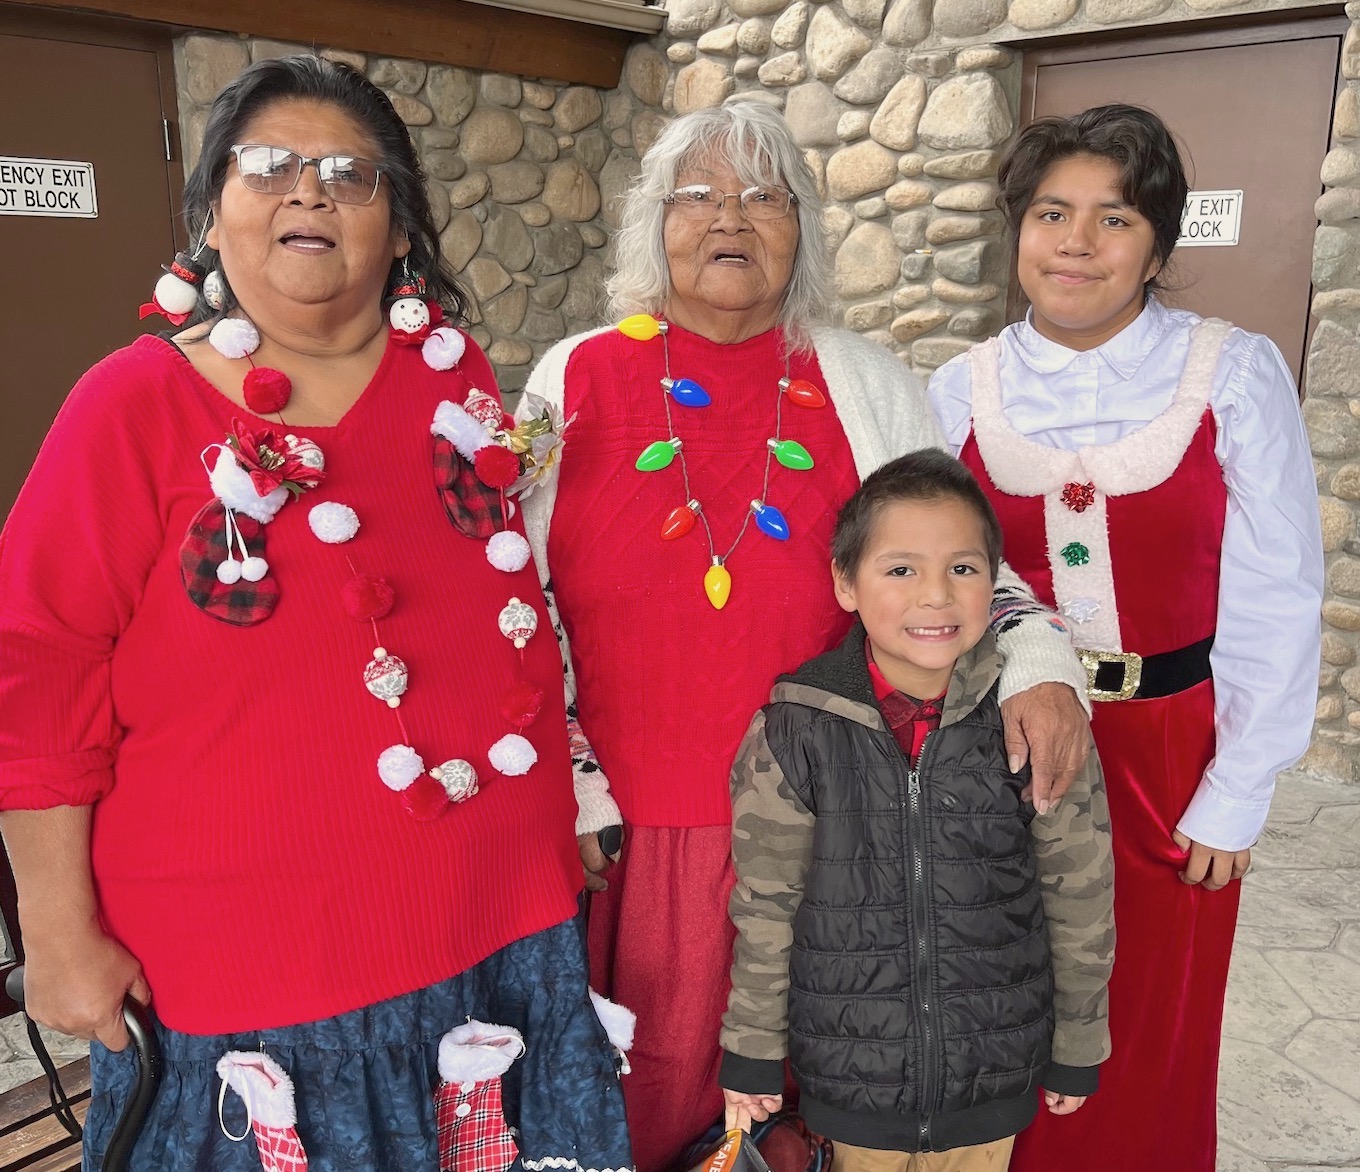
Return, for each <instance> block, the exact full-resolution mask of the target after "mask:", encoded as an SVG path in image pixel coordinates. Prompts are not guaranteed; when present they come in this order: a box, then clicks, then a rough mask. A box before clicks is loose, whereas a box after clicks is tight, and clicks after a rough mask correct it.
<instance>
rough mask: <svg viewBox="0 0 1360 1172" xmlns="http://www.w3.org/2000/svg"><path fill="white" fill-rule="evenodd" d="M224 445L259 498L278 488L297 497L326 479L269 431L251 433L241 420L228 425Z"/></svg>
mask: <svg viewBox="0 0 1360 1172" xmlns="http://www.w3.org/2000/svg"><path fill="white" fill-rule="evenodd" d="M227 443H228V444H229V445H230V446H231V449H232V452H233V453H234V454H235V456H236V463H237V464H239V465H240V466H241V468H242V469H244V470H245V471H246V472H248V473H250V483H251V484H253V485H254V486H255V491H256V492H257V493H258V494H259V495H260V496H268V495H269V494H270V493H271V492H273V491H274V490H275V489H276V488H279V487H280V486H282V487H286V488H287V489H288V491H289V492H291V493H293V494H294V495H297V494H299V493H301V492H302V491H303V489H304V488H311V487H313V486H315V485H317V484H320V483H321V481H322V480H324V479H325V475H326V474H325V473H324V472H322V471H321V470H320V469H317V468H312V467H309V466H308V465H306V464H304V463H303V462H302V461H301V460H299V459H298V458H297V456H295V455H294V454H293V453H292V452H291V451H289V450H288V443H287V441H286V440H285V439H284V438H283V436H281V435H279V433H278V432H277V431H275V430H274V429H273V428H272V427H264V428H261V429H260V430H259V431H251V430H250V428H248V427H247V426H246V425H245V424H244V423H243V422H242V421H241V420H239V419H233V420H232V421H231V435H229V436H227Z"/></svg>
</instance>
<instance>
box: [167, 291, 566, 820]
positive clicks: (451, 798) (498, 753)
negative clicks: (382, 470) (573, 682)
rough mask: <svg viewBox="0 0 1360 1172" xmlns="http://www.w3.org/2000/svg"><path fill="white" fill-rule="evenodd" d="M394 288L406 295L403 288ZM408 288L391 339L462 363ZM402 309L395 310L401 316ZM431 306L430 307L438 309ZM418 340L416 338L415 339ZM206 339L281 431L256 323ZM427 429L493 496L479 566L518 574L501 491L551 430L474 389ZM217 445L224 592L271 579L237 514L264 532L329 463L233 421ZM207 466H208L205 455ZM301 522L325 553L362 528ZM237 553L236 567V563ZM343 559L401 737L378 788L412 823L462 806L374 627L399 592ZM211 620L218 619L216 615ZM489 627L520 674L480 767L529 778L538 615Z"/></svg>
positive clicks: (231, 323) (348, 518)
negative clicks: (239, 372) (431, 761)
mask: <svg viewBox="0 0 1360 1172" xmlns="http://www.w3.org/2000/svg"><path fill="white" fill-rule="evenodd" d="M398 292H403V293H405V292H408V291H407V290H406V289H405V288H404V287H403V288H402V289H400V290H398ZM410 292H411V293H412V294H413V295H411V296H406V297H401V298H399V300H398V301H397V302H396V303H395V304H394V305H393V307H392V313H391V315H390V321H391V326H392V334H391V336H392V338H393V340H394V341H395V340H396V338H397V335H398V334H401V335H402V336H403V337H404V338H405V339H406V340H405V341H404V342H402V343H401V344H407V345H410V344H415V342H417V341H418V342H420V344H421V345H422V357H423V358H424V360H425V362H426V364H427V365H428V366H430V367H431V368H432V369H435V370H447V369H450V368H452V367H453V366H454V365H456V364H457V362H458V360H459V359H460V358H461V357H462V354H463V350H464V347H465V345H466V343H465V341H464V339H463V337H462V335H461V334H460V333H459V332H458V331H457V330H454V329H452V328H451V327H448V326H443V325H440V324H439V322H440V321H441V318H442V315H435V314H432V313H430V312H428V311H427V312H424V313H422V312H421V310H424V309H426V303H425V302H424V301H423V300H421V299H420V298H419V297H418V296H415V295H414V294H415V293H416V292H423V289H419V290H416V289H415V287H414V286H413V288H412V290H411V291H410ZM410 302H414V303H415V306H419V307H420V308H419V309H417V308H416V307H415V306H413V305H411V304H409V303H410ZM398 306H400V307H401V312H398ZM434 308H435V309H436V310H437V308H438V307H437V306H435V307H434ZM432 326H433V328H431V327H432ZM417 334H419V337H415V335H417ZM208 340H209V342H210V344H211V345H212V346H213V348H214V349H216V350H217V351H218V353H220V354H222V355H223V357H226V358H231V359H236V358H246V359H247V360H249V361H250V362H251V371H250V373H249V374H248V375H247V376H246V383H245V397H246V404H247V406H248V407H250V409H251V410H252V411H255V412H256V413H257V414H276V415H278V416H279V420H280V422H281V423H282V422H283V419H282V415H281V412H282V409H283V408H284V406H286V404H287V402H288V398H289V395H290V394H291V384H290V383H289V380H288V378H287V376H286V375H285V374H283V373H282V372H281V371H277V370H274V369H273V368H270V367H257V366H255V364H254V360H253V359H251V355H252V354H253V353H254V351H255V350H256V349H258V348H259V345H260V336H259V332H258V331H257V330H256V329H255V327H254V325H253V324H252V323H250V322H249V321H246V320H244V319H242V318H225V319H223V320H222V321H219V322H218V323H217V324H216V325H215V326H214V327H213V329H212V331H211V333H210V334H209V339H208ZM545 418H546V417H545ZM441 422H442V423H443V424H444V426H443V427H442V428H441ZM285 426H286V425H285ZM432 430H433V431H434V432H435V434H436V435H439V434H443V433H444V432H446V431H447V432H450V433H452V434H450V435H449V438H450V442H453V443H454V444H455V446H456V447H457V448H458V449H459V450H460V452H461V453H462V454H463V456H464V458H465V459H467V460H468V461H469V462H470V463H471V464H472V466H473V468H474V469H475V474H476V476H477V477H478V479H479V480H481V482H482V483H483V484H485V485H486V486H487V487H488V488H491V489H494V490H495V491H496V492H497V493H498V494H499V497H500V501H501V517H500V520H499V525H498V529H499V531H498V532H495V533H493V534H492V535H491V538H490V540H488V541H487V546H486V556H487V560H488V561H489V562H490V563H491V565H492V566H494V567H495V568H496V569H498V570H501V571H502V572H504V573H517V572H519V571H521V570H523V569H524V568H525V567H526V566H527V565H528V563H529V546H528V542H527V541H525V539H524V537H523V536H522V535H521V534H519V533H516V532H514V531H512V530H510V529H508V528H507V527H506V526H507V525H508V519H509V517H510V515H511V513H512V508H511V506H510V505H509V504H508V502H507V501H506V494H507V493H509V492H515V491H524V490H525V489H526V488H531V487H532V485H533V484H535V483H536V482H537V480H538V479H539V478H541V476H542V474H543V473H544V472H546V471H547V468H548V467H550V466H551V464H552V461H553V460H554V459H555V456H556V452H557V450H558V446H559V445H560V435H559V433H558V432H557V431H554V430H552V428H551V427H550V426H548V425H546V424H544V423H543V421H541V420H530V421H529V422H528V424H521V425H518V426H517V425H516V424H515V423H514V421H513V420H512V419H511V418H510V417H509V416H507V415H506V414H505V413H504V411H503V410H502V409H501V406H500V403H499V401H498V400H496V399H495V398H494V397H492V396H490V395H487V394H485V393H483V392H481V391H478V390H475V389H474V390H473V391H471V393H470V394H469V395H468V398H467V400H466V402H465V403H464V404H463V405H462V406H459V405H457V404H454V403H451V402H448V401H445V402H442V403H440V404H439V407H438V410H437V411H436V415H435V423H434V425H433V426H432ZM454 436H456V437H457V438H456V439H455V438H454ZM545 436H546V437H550V440H551V442H549V443H548V444H547V446H546V447H545V446H544V443H543V442H542V441H543V440H544V438H545ZM536 444H537V446H535V445H536ZM512 445H513V446H512ZM214 448H216V449H217V451H218V457H217V460H216V463H215V464H214V465H212V466H211V467H209V468H208V470H209V479H210V483H211V484H212V486H213V489H214V491H215V492H216V493H217V496H218V498H220V507H221V508H222V509H223V511H224V513H225V530H226V550H227V556H226V558H225V559H224V560H221V561H219V562H218V564H217V566H216V575H217V578H218V581H219V582H221V583H222V584H223V585H224V586H232V585H234V584H235V583H237V582H239V581H241V580H242V579H245V580H246V581H247V582H250V583H255V582H260V581H261V580H263V579H264V578H265V576H266V575H267V574H268V571H269V566H268V563H267V561H266V560H265V559H264V557H263V556H261V555H258V554H252V553H251V552H250V550H249V549H248V548H247V545H246V537H247V535H246V534H244V533H243V532H242V531H241V528H240V523H239V522H238V521H237V520H236V516H235V514H236V513H237V512H238V511H239V512H242V513H244V514H245V516H247V517H250V518H251V519H252V520H253V521H255V522H258V523H259V524H260V525H265V524H267V523H268V522H269V521H272V520H273V518H274V516H275V514H276V513H277V512H278V510H279V509H280V508H281V507H282V506H283V504H284V503H285V502H286V501H287V500H289V499H290V498H291V497H292V496H297V495H300V494H301V493H302V492H304V491H306V490H308V489H311V488H315V487H316V486H317V485H318V484H320V483H321V481H322V480H323V478H324V476H325V472H324V468H325V457H324V455H323V454H322V452H321V449H320V448H319V447H318V446H317V445H316V444H315V443H314V442H313V441H312V440H310V439H306V438H301V437H298V436H294V435H291V434H287V435H284V436H279V435H278V433H276V432H274V431H273V430H271V429H267V428H266V429H261V430H258V431H251V430H250V429H249V428H248V427H247V426H246V425H245V424H244V423H242V422H241V421H239V420H234V421H233V423H232V434H231V435H230V436H228V438H227V440H226V442H225V443H224V444H219V445H214ZM516 449H517V450H516ZM208 450H209V451H211V450H213V449H211V448H210V449H208ZM204 464H205V467H208V461H207V452H206V451H205V453H204ZM213 504H214V505H218V504H219V502H218V501H215V502H214V503H213ZM210 507H211V506H210ZM307 520H308V526H309V528H310V529H311V530H312V533H313V535H314V536H315V537H316V538H317V540H318V541H319V542H321V543H322V544H324V545H331V546H337V547H339V546H343V545H345V544H346V543H348V542H350V541H352V540H353V539H354V538H355V537H356V536H357V535H358V533H359V530H360V520H359V516H358V514H357V513H356V512H355V511H354V509H352V508H351V507H350V506H348V505H346V504H344V503H342V502H340V501H324V502H322V503H320V504H318V505H315V506H314V507H313V508H312V509H311V510H310V511H309V513H308V517H307ZM249 536H251V537H253V538H254V539H255V540H256V542H257V545H258V548H260V549H261V550H262V549H263V537H262V531H260V530H256V529H252V530H251V531H250V534H249ZM238 551H239V553H240V555H241V556H240V558H239V559H238V558H236V557H235V556H234V555H235V553H236V552H238ZM342 552H343V551H342ZM343 556H344V558H345V564H346V565H347V566H348V568H349V573H350V576H349V578H348V579H347V581H346V582H345V584H344V586H343V587H342V589H341V602H342V604H343V606H344V609H345V611H346V613H347V614H349V615H350V617H352V618H353V619H355V620H356V621H358V622H361V623H365V624H367V625H368V627H369V628H370V630H371V631H372V634H373V651H372V654H371V657H370V658H369V660H368V662H367V663H366V664H365V666H364V668H363V672H362V682H363V685H364V687H365V689H366V690H367V691H368V692H369V694H370V695H372V696H373V697H374V698H375V699H377V700H379V701H381V702H382V703H383V704H385V705H386V706H387V707H388V708H389V709H390V710H391V712H392V715H393V717H394V719H395V721H396V724H397V727H398V729H399V731H400V734H401V741H400V742H399V743H397V744H393V745H391V746H389V747H388V748H386V749H384V750H383V751H382V752H381V753H380V754H379V755H378V758H377V771H378V777H379V780H381V781H382V783H383V785H385V786H386V787H387V788H388V789H390V790H392V791H394V792H397V793H400V794H401V796H402V803H403V805H404V806H405V808H406V809H407V810H408V811H409V812H410V813H411V814H412V815H413V816H414V817H415V818H417V819H420V820H422V821H428V820H432V819H434V818H437V817H438V816H439V815H440V814H441V813H443V811H444V810H445V809H446V808H447V807H448V806H449V805H450V804H451V803H457V802H462V801H466V800H467V799H468V798H470V797H472V796H473V795H475V794H476V793H477V790H478V777H477V771H476V769H475V768H474V767H473V766H472V764H471V763H470V762H468V761H466V760H464V759H462V758H458V757H454V758H450V759H448V760H446V761H444V762H442V763H441V764H438V765H435V766H433V767H430V768H428V769H427V768H426V764H425V761H424V759H423V758H422V757H421V755H420V753H419V752H417V750H416V749H415V748H414V747H413V745H412V739H413V738H412V737H411V734H410V730H409V729H408V727H407V724H406V721H405V719H404V718H403V716H402V712H401V705H402V701H403V698H404V697H405V695H406V692H407V689H408V687H409V685H410V678H411V673H410V669H409V668H408V666H407V664H406V661H405V660H404V659H402V658H401V656H399V655H394V654H392V653H390V652H389V651H388V650H387V648H386V647H385V646H384V643H383V639H382V637H381V633H380V631H379V627H378V623H379V621H380V620H381V619H383V618H385V617H386V616H387V615H388V614H389V613H390V612H391V610H392V608H393V606H394V605H395V603H396V594H395V591H394V590H393V589H392V586H391V584H390V583H388V582H387V580H386V579H384V578H383V577H381V576H380V575H377V574H373V573H368V572H364V571H361V570H360V569H359V567H358V566H356V565H355V562H354V560H353V559H352V558H351V557H350V556H349V554H348V553H347V552H345V553H343ZM187 584H188V580H187V578H186V585H187ZM268 585H269V586H270V587H271V589H272V595H271V597H272V599H274V600H276V599H277V593H278V591H277V587H276V586H274V585H273V584H272V583H269V584H268ZM272 608H273V602H272V601H271V602H270V604H269V606H268V607H267V608H264V609H263V610H262V612H261V608H258V607H257V608H255V609H254V610H252V611H251V616H252V617H250V618H248V619H245V620H240V621H260V619H262V618H267V617H268V614H269V613H270V612H271V611H272ZM205 609H206V608H205ZM218 617H224V616H223V615H220V614H219V615H218ZM228 621H238V620H236V619H229V620H228ZM497 623H498V626H499V628H500V631H501V633H502V634H503V635H504V637H505V638H506V639H508V640H509V641H510V642H511V643H512V645H513V646H514V648H515V650H516V652H517V654H518V657H519V664H520V678H519V680H518V682H516V683H515V684H513V685H512V686H511V687H510V688H509V689H508V690H507V691H506V693H505V695H504V696H502V697H501V699H500V702H499V704H498V711H499V712H500V714H501V716H502V718H503V719H504V720H505V722H506V723H507V724H508V725H509V726H510V730H511V731H509V732H507V733H506V734H505V735H504V736H502V737H500V738H499V739H498V740H496V741H495V743H493V744H492V745H491V746H490V747H489V748H488V750H487V760H488V761H489V762H490V764H491V766H492V768H493V769H495V770H497V771H498V772H500V773H502V774H504V775H505V776H508V777H516V776H521V775H523V774H525V773H527V772H528V771H529V770H530V769H531V768H532V767H533V766H534V764H535V763H536V762H537V760H538V753H537V751H536V750H535V748H534V746H533V744H532V743H531V742H530V741H529V739H528V738H527V737H525V736H524V732H525V730H526V729H528V728H529V727H530V726H531V725H532V724H533V723H534V721H535V720H536V719H537V718H538V715H539V712H540V710H541V709H542V706H543V699H544V693H543V689H541V688H539V687H537V686H535V685H534V684H532V683H530V682H529V681H528V680H526V679H525V678H524V674H523V672H524V649H525V647H526V645H527V643H528V641H529V640H530V639H531V638H532V637H533V636H534V634H535V633H536V631H537V629H538V614H537V612H536V611H535V610H534V608H533V607H532V606H530V605H529V604H528V603H525V602H523V601H521V600H520V599H519V598H518V597H511V598H510V599H509V601H508V602H507V603H506V605H505V606H504V607H503V608H502V610H501V611H500V613H499V615H498V616H497Z"/></svg>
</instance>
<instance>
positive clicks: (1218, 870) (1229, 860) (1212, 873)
mask: <svg viewBox="0 0 1360 1172" xmlns="http://www.w3.org/2000/svg"><path fill="white" fill-rule="evenodd" d="M1171 838H1172V841H1173V842H1175V844H1176V845H1177V846H1178V847H1179V848H1180V849H1181V850H1182V851H1184V852H1185V870H1184V871H1182V872H1181V882H1182V883H1186V884H1189V885H1190V886H1191V887H1193V886H1195V885H1196V884H1200V885H1201V886H1203V888H1204V889H1205V890H1206V891H1222V890H1223V888H1225V887H1227V886H1228V884H1229V883H1232V882H1233V881H1234V880H1237V879H1241V878H1242V876H1243V875H1245V874H1246V873H1247V872H1248V871H1249V870H1250V869H1251V848H1250V847H1248V848H1247V849H1246V850H1240V851H1226V850H1218V849H1216V848H1215V847H1211V846H1205V845H1204V844H1203V843H1202V842H1195V841H1194V840H1193V839H1190V838H1187V837H1186V836H1185V835H1184V834H1182V833H1181V832H1180V831H1179V830H1173V831H1172V832H1171Z"/></svg>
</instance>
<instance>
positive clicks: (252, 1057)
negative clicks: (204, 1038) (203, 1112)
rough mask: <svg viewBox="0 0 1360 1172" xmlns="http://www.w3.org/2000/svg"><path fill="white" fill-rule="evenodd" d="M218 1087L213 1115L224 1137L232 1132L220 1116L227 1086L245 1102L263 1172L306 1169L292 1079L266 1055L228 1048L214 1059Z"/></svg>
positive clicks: (297, 1171) (232, 1137) (240, 1136)
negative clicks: (299, 1136) (219, 1081)
mask: <svg viewBox="0 0 1360 1172" xmlns="http://www.w3.org/2000/svg"><path fill="white" fill-rule="evenodd" d="M217 1075H218V1077H219V1078H220V1079H221V1080H222V1089H221V1091H220V1092H219V1093H218V1096H217V1118H218V1122H219V1123H220V1124H221V1125H222V1131H223V1133H224V1134H225V1135H226V1136H227V1138H228V1139H234V1140H241V1139H245V1134H244V1133H243V1134H241V1135H233V1134H232V1133H231V1131H229V1130H228V1129H227V1125H226V1122H225V1121H224V1120H223V1118H222V1108H223V1105H224V1100H225V1099H226V1097H227V1088H228V1087H230V1088H231V1089H232V1090H234V1091H235V1092H236V1093H237V1094H238V1095H240V1096H241V1101H242V1102H243V1103H244V1104H245V1108H246V1117H247V1118H248V1119H249V1120H250V1129H251V1131H252V1132H253V1133H254V1135H255V1147H256V1149H257V1150H258V1151H259V1153H260V1164H261V1166H262V1167H263V1168H264V1172H307V1153H306V1152H305V1151H303V1150H302V1141H301V1140H300V1139H299V1138H298V1133H297V1105H296V1103H295V1102H294V1100H293V1080H292V1079H290V1078H289V1077H288V1076H287V1075H286V1074H285V1073H284V1072H283V1067H281V1066H280V1065H279V1064H278V1063H277V1062H275V1061H274V1060H273V1059H272V1058H270V1057H269V1056H268V1055H267V1054H259V1053H255V1052H253V1051H250V1050H232V1051H230V1052H228V1053H227V1054H224V1055H223V1056H222V1057H221V1058H220V1059H218V1062H217Z"/></svg>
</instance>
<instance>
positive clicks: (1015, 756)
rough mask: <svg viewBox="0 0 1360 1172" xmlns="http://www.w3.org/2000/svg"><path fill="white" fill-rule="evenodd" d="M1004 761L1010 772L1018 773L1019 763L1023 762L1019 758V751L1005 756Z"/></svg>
mask: <svg viewBox="0 0 1360 1172" xmlns="http://www.w3.org/2000/svg"><path fill="white" fill-rule="evenodd" d="M1006 763H1007V764H1008V765H1009V766H1010V767H1011V772H1012V773H1019V772H1020V767H1021V765H1023V764H1024V762H1022V761H1021V760H1020V754H1019V753H1012V754H1011V755H1010V756H1009V757H1008V758H1006Z"/></svg>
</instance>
